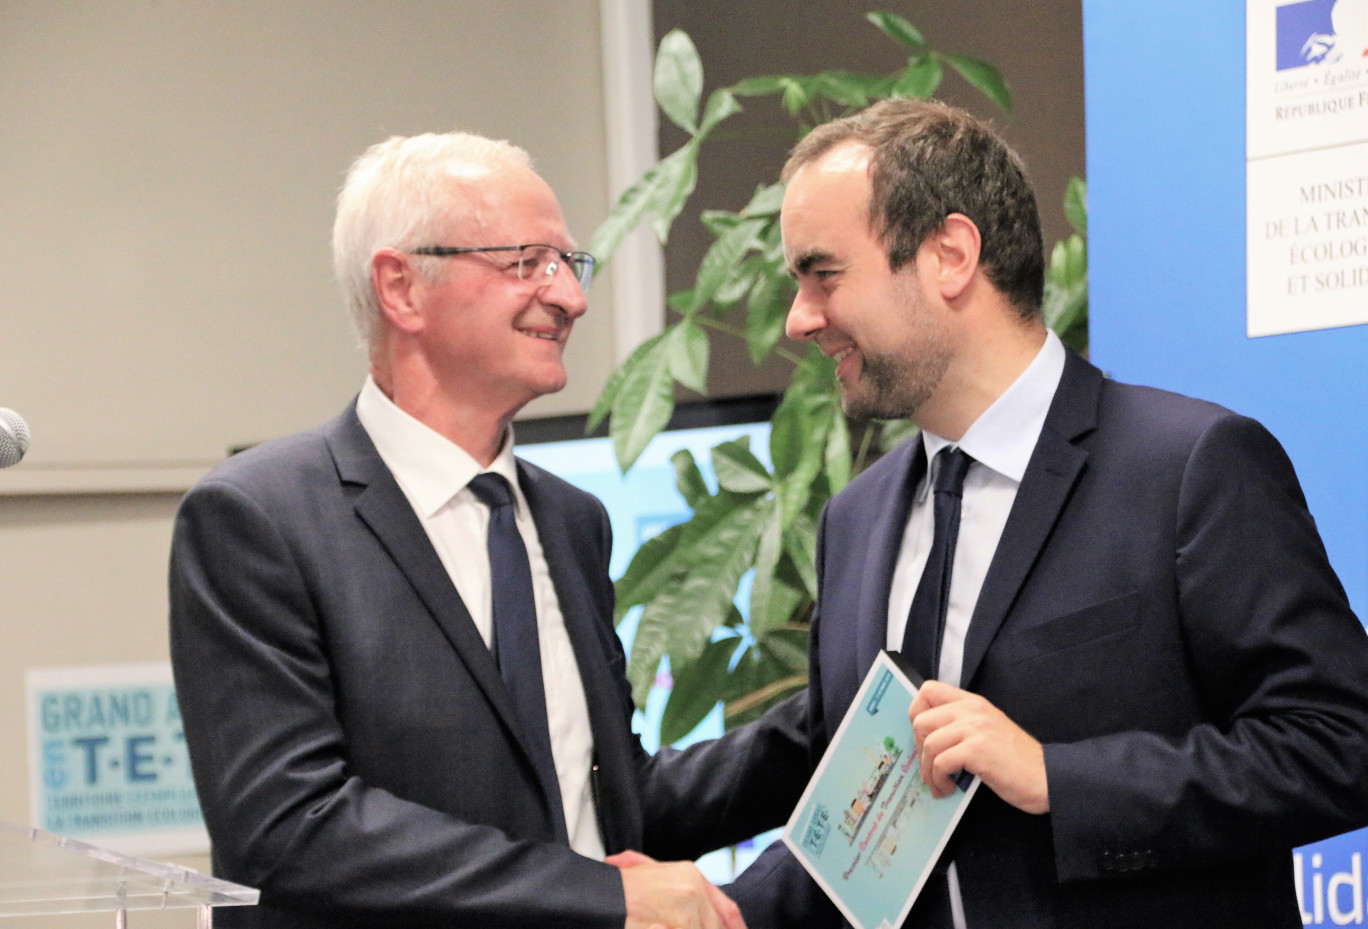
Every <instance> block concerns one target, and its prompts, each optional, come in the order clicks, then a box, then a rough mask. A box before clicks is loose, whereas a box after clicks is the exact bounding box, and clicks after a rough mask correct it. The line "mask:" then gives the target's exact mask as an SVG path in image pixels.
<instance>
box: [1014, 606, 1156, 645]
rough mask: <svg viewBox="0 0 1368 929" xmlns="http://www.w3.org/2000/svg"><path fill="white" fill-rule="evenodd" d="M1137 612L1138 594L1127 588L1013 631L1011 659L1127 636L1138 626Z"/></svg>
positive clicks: (1139, 611)
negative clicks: (1105, 597) (1013, 655)
mask: <svg viewBox="0 0 1368 929" xmlns="http://www.w3.org/2000/svg"><path fill="white" fill-rule="evenodd" d="M1140 614H1141V599H1140V593H1139V591H1129V592H1127V593H1124V594H1121V595H1120V596H1116V597H1109V598H1108V599H1106V600H1102V601H1100V602H1098V603H1094V604H1092V605H1090V606H1086V607H1084V608H1083V609H1081V610H1075V611H1074V612H1072V613H1066V614H1065V615H1063V616H1057V617H1055V618H1054V619H1049V620H1046V621H1045V622H1043V623H1039V624H1037V625H1033V626H1028V627H1026V628H1024V629H1020V630H1017V631H1016V632H1015V633H1014V634H1013V636H1012V640H1013V651H1014V652H1015V657H1014V661H1016V662H1024V661H1033V660H1035V659H1037V658H1042V657H1045V656H1047V655H1054V654H1056V653H1058V652H1062V651H1064V650H1065V649H1072V648H1080V647H1082V646H1085V645H1091V644H1093V643H1098V644H1100V643H1101V642H1102V640H1105V639H1116V638H1120V637H1123V636H1127V635H1130V634H1132V633H1133V632H1135V630H1136V629H1138V628H1139V626H1140Z"/></svg>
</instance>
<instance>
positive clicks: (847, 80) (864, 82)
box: [809, 71, 883, 107]
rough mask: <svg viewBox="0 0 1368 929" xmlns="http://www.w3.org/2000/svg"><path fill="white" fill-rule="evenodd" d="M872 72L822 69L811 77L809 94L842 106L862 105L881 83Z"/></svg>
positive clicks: (865, 103)
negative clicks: (860, 72)
mask: <svg viewBox="0 0 1368 929" xmlns="http://www.w3.org/2000/svg"><path fill="white" fill-rule="evenodd" d="M882 82H883V79H882V78H880V77H879V76H878V75H874V74H855V73H854V72H852V71H823V72H821V73H820V74H815V75H813V76H812V78H811V84H810V85H809V86H810V87H811V94H812V96H814V97H823V98H825V99H827V100H830V101H831V102H833V103H838V104H840V105H841V106H844V107H863V106H867V105H868V104H869V98H870V96H871V95H873V94H874V93H875V92H876V91H877V90H878V89H879V87H880V85H881V84H882Z"/></svg>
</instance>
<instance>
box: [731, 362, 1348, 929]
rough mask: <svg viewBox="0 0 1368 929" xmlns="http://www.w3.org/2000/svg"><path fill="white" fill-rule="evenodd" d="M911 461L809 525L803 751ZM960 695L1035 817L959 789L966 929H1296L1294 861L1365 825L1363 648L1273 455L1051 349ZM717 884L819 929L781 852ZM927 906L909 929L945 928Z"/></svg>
mask: <svg viewBox="0 0 1368 929" xmlns="http://www.w3.org/2000/svg"><path fill="white" fill-rule="evenodd" d="M924 470H925V463H924V456H923V455H922V454H921V450H920V443H909V444H908V445H906V446H904V447H902V448H900V449H898V450H897V451H895V452H893V453H891V454H890V455H889V456H887V457H886V458H885V459H884V460H882V461H880V462H879V463H878V464H877V465H875V466H874V467H873V468H871V469H870V470H869V471H868V472H866V473H865V474H863V475H861V476H860V477H859V478H858V479H857V480H855V481H854V482H852V484H851V485H850V487H849V488H847V489H846V490H845V492H843V493H841V494H840V495H838V496H837V497H836V498H834V499H833V500H832V501H831V503H830V505H829V506H828V509H827V511H826V513H825V516H824V519H823V524H822V529H821V535H820V539H819V551H820V553H821V554H819V558H818V560H819V565H818V572H819V583H820V604H819V608H818V618H817V622H816V626H815V628H814V633H813V644H812V667H811V687H810V691H811V693H810V697H811V713H812V716H811V719H810V732H811V739H812V749H813V757H814V758H815V757H820V753H821V751H822V750H823V749H824V747H825V743H826V734H827V733H830V732H833V731H834V730H835V727H836V726H837V724H838V723H839V721H840V720H841V718H842V717H843V715H844V714H845V712H846V709H847V707H848V706H849V705H850V701H851V699H852V697H853V695H854V693H855V691H856V688H857V687H858V686H859V683H860V681H861V680H862V679H863V677H864V674H865V672H866V671H867V670H868V668H869V666H870V664H871V662H872V661H873V658H874V656H875V654H876V652H877V651H878V649H880V648H882V647H883V646H884V644H885V637H886V630H887V611H888V596H889V589H890V584H891V581H892V573H893V566H894V562H895V560H896V559H897V554H898V550H899V546H900V543H901V539H902V533H903V529H904V527H905V525H906V521H907V514H908V510H909V507H910V505H911V495H912V493H913V491H914V489H915V488H916V486H917V485H918V482H919V481H920V480H921V478H922V474H923V472H924ZM962 679H963V681H964V682H965V683H964V686H965V687H966V688H967V689H968V690H971V691H975V692H977V693H979V694H982V695H983V696H984V697H986V698H987V699H988V700H990V701H991V702H992V703H993V704H995V705H996V706H997V707H999V708H1000V709H1002V710H1003V711H1004V712H1005V713H1006V714H1007V715H1008V716H1009V717H1010V718H1012V719H1013V720H1014V721H1016V722H1017V723H1018V724H1019V725H1021V726H1022V727H1023V728H1025V729H1026V731H1027V732H1029V733H1031V734H1032V735H1033V736H1035V737H1036V738H1037V739H1039V740H1040V741H1041V742H1042V743H1043V744H1044V748H1045V762H1046V768H1047V774H1048V778H1049V795H1050V804H1051V812H1050V813H1049V814H1047V815H1044V816H1029V815H1027V814H1024V813H1021V812H1019V811H1017V810H1015V809H1013V808H1011V807H1009V806H1008V805H1007V804H1005V803H1004V802H1002V801H1001V800H1000V799H998V797H997V796H996V795H994V794H993V793H992V792H991V791H989V790H987V789H981V790H980V791H979V793H978V795H977V797H976V798H975V800H974V801H973V803H972V805H971V807H970V809H969V811H968V812H967V814H966V816H965V818H964V820H963V821H962V823H961V825H960V826H959V829H958V830H957V832H956V834H955V836H954V838H953V839H952V841H951V844H950V846H949V848H948V850H947V855H946V857H947V859H953V860H954V861H955V862H956V863H957V865H956V867H957V871H958V874H959V879H960V884H961V891H962V896H963V900H964V906H965V915H966V918H967V921H968V925H969V927H970V929H993V927H1011V929H1022V927H1036V926H1051V927H1052V926H1078V927H1101V926H1107V927H1117V926H1132V925H1133V926H1147V927H1153V926H1165V927H1173V926H1178V927H1184V926H1193V927H1204V929H1209V927H1212V926H1236V925H1238V926H1242V927H1256V926H1286V927H1298V926H1300V925H1301V920H1300V919H1299V916H1298V912H1297V907H1296V900H1295V896H1294V891H1293V878H1292V871H1291V867H1292V861H1291V850H1292V848H1293V847H1294V846H1296V845H1299V844H1302V843H1305V842H1308V841H1311V840H1315V839H1319V838H1322V837H1325V836H1328V835H1331V834H1334V833H1337V832H1342V831H1346V830H1348V829H1350V828H1354V827H1357V826H1361V825H1364V824H1365V823H1368V637H1365V635H1364V631H1363V629H1362V627H1361V626H1360V624H1359V622H1358V620H1357V619H1356V618H1355V617H1354V615H1353V613H1352V612H1351V611H1350V609H1349V605H1348V603H1347V601H1346V598H1345V595H1344V592H1343V589H1342V588H1341V586H1340V584H1339V581H1338V579H1337V578H1336V577H1335V574H1334V572H1333V571H1332V570H1331V568H1330V566H1329V564H1328V562H1327V559H1326V555H1325V551H1324V547H1323V545H1322V543H1321V540H1320V537H1319V535H1318V534H1317V532H1316V527H1315V525H1314V522H1313V520H1312V518H1311V515H1310V514H1309V512H1308V511H1307V509H1306V504H1305V500H1304V498H1303V495H1302V492H1301V489H1300V487H1299V485H1298V482H1297V479H1296V476H1295V474H1294V473H1293V469H1292V466H1291V463H1290V462H1289V461H1288V459H1287V456H1286V455H1285V454H1284V452H1283V450H1282V448H1281V447H1280V446H1279V445H1278V443H1277V442H1276V441H1275V440H1274V439H1273V438H1272V436H1270V435H1269V434H1268V432H1267V431H1266V430H1264V429H1263V428H1262V427H1261V426H1260V425H1259V424H1258V423H1256V422H1254V421H1253V420H1250V419H1247V418H1244V417H1241V416H1237V415H1235V414H1233V413H1231V412H1230V411H1228V410H1225V409H1222V408H1220V407H1218V406H1215V405H1213V404H1209V403H1204V402H1201V401H1197V400H1192V399H1189V398H1186V397H1180V396H1177V395H1174V394H1170V393H1165V392H1162V391H1158V390H1152V389H1147V388H1141V387H1134V386H1129V385H1124V384H1119V383H1116V382H1114V381H1110V380H1105V379H1104V378H1103V377H1102V375H1101V373H1100V372H1099V371H1098V370H1097V369H1096V368H1094V367H1093V366H1091V365H1090V364H1088V363H1087V362H1085V361H1083V360H1082V359H1081V358H1079V357H1078V356H1077V355H1075V354H1073V353H1070V354H1069V356H1068V360H1067V362H1066V366H1065V371H1064V375H1063V379H1062V382H1061V384H1060V386H1059V389H1058V391H1057V393H1056V396H1055V398H1054V401H1053V404H1052V406H1051V409H1050V412H1049V415H1048V418H1047V419H1046V422H1045V426H1044V430H1043V432H1042V434H1041V436H1040V440H1039V442H1038V444H1037V446H1036V448H1035V451H1034V453H1033V456H1032V458H1031V461H1030V464H1029V466H1028V468H1027V471H1026V473H1025V475H1024V477H1023V480H1022V483H1021V486H1020V489H1019V491H1018V494H1017V498H1016V502H1015V504H1014V506H1013V509H1012V511H1011V515H1010V517H1009V518H1008V521H1007V524H1006V528H1005V530H1004V532H1003V535H1002V539H1001V542H1000V543H999V545H998V548H997V552H996V555H995V557H994V560H993V562H992V565H991V567H990V569H989V572H988V575H987V578H986V579H985V581H984V585H983V588H982V592H981V594H980V596H979V600H978V604H977V607H976V609H975V611H974V614H973V617H972V620H971V622H970V626H969V630H968V634H967V641H966V646H965V658H964V671H963V678H962ZM810 761H811V759H810ZM733 890H734V892H735V894H736V897H737V900H738V902H740V903H741V904H742V909H743V911H744V912H745V915H746V917H747V921H748V923H749V925H750V929H767V927H778V926H782V925H791V926H818V925H829V924H833V923H839V916H838V914H837V913H836V912H835V910H834V909H833V908H832V907H831V906H830V905H829V904H827V903H826V901H825V899H824V898H823V896H822V894H821V892H820V891H818V890H817V889H816V887H815V885H813V884H812V883H811V882H810V881H809V880H807V878H806V877H805V876H804V875H803V874H802V872H801V868H799V867H798V865H797V863H796V861H795V860H794V859H793V858H792V857H791V856H790V855H789V854H788V853H787V852H786V851H784V850H781V849H778V848H775V849H771V850H770V851H769V852H768V853H767V854H766V855H765V856H763V857H762V859H761V860H760V861H759V862H757V863H756V865H754V866H753V867H752V868H751V869H750V870H749V871H747V872H746V874H744V875H743V876H742V878H741V880H740V882H739V883H738V884H737V885H735V886H734V887H733ZM945 899H946V895H945V882H944V879H943V877H941V878H939V879H938V880H937V881H934V882H932V883H931V884H928V888H927V890H926V891H925V893H924V894H923V896H922V899H921V900H920V901H919V902H918V904H917V906H916V907H914V909H913V911H912V914H911V915H910V917H909V922H908V925H912V926H919V927H920V926H939V925H948V922H946V920H948V910H947V909H946V908H945V906H944V901H945Z"/></svg>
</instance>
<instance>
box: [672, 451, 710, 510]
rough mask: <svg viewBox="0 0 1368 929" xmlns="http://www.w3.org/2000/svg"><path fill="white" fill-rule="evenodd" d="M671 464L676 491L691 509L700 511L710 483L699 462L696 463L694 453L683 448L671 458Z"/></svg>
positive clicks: (707, 494)
mask: <svg viewBox="0 0 1368 929" xmlns="http://www.w3.org/2000/svg"><path fill="white" fill-rule="evenodd" d="M670 464H672V465H674V471H675V489H676V490H678V491H679V495H680V496H681V497H683V498H684V502H685V503H687V504H688V505H689V509H693V510H696V509H698V507H699V506H701V505H702V503H703V501H704V500H706V499H707V498H708V496H709V493H708V482H707V481H705V480H704V479H703V472H702V471H700V470H699V468H698V462H697V461H694V456H693V452H691V451H689V450H688V449H687V448H681V449H680V450H679V451H677V452H675V453H674V454H673V455H671V456H670Z"/></svg>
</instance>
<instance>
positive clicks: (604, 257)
mask: <svg viewBox="0 0 1368 929" xmlns="http://www.w3.org/2000/svg"><path fill="white" fill-rule="evenodd" d="M697 177H698V147H697V146H696V145H695V144H694V143H693V142H689V143H688V144H686V145H684V146H682V147H681V148H679V149H678V150H676V151H675V152H674V153H672V154H671V155H670V156H669V157H667V158H665V159H663V160H662V161H661V162H660V163H658V164H657V165H656V166H655V167H653V168H652V169H651V170H649V171H647V172H646V173H645V174H643V175H642V176H641V178H640V179H639V180H638V181H637V182H636V183H635V184H633V185H632V186H631V187H629V188H627V190H625V191H623V194H622V196H621V197H619V198H618V202H617V203H616V204H615V205H614V206H613V209H612V210H610V211H609V213H608V218H607V219H605V220H604V221H603V222H602V223H601V224H599V227H598V228H597V229H595V230H594V235H593V237H592V238H591V239H590V240H589V246H588V248H589V252H590V254H592V255H594V256H595V257H597V258H598V259H599V261H600V262H601V263H602V264H604V265H606V264H607V263H608V262H609V261H610V260H611V259H612V257H613V253H614V252H616V251H617V250H618V246H619V245H621V244H622V240H623V239H625V238H627V236H628V235H630V234H631V232H632V230H633V229H635V228H636V227H637V226H639V225H641V222H642V221H643V220H644V219H646V217H648V216H657V215H659V214H660V212H661V211H662V210H663V209H665V208H666V207H668V206H669V205H671V204H673V203H674V201H675V198H676V197H677V196H678V194H679V191H680V190H681V189H682V188H685V187H687V188H688V191H687V192H686V193H685V195H684V197H685V198H686V199H687V197H688V193H691V192H692V191H693V187H692V184H693V183H695V182H696V180H697ZM682 208H683V200H680V202H679V206H678V208H676V209H675V212H674V213H673V214H671V216H670V219H671V221H673V219H674V216H677V215H678V213H679V209H682ZM668 231H669V224H668V223H667V224H666V233H667V234H668ZM665 238H666V236H662V237H661V241H664V240H665Z"/></svg>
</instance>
